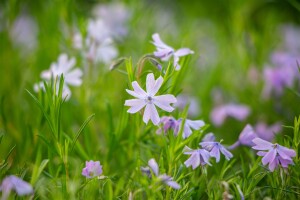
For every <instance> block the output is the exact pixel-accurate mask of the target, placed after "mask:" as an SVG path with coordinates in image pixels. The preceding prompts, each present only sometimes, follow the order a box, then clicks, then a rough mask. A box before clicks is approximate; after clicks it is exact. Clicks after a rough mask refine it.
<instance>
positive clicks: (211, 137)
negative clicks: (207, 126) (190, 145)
mask: <svg viewBox="0 0 300 200" xmlns="http://www.w3.org/2000/svg"><path fill="white" fill-rule="evenodd" d="M215 140H216V137H215V135H214V134H213V133H207V134H206V135H205V136H204V137H203V139H202V142H214V141H215Z"/></svg>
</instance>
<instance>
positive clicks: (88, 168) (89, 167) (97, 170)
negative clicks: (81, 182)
mask: <svg viewBox="0 0 300 200" xmlns="http://www.w3.org/2000/svg"><path fill="white" fill-rule="evenodd" d="M102 172H103V171H102V165H100V162H99V161H92V160H91V161H86V162H85V168H83V169H82V175H83V176H85V177H86V178H94V177H96V176H100V175H101V174H102Z"/></svg>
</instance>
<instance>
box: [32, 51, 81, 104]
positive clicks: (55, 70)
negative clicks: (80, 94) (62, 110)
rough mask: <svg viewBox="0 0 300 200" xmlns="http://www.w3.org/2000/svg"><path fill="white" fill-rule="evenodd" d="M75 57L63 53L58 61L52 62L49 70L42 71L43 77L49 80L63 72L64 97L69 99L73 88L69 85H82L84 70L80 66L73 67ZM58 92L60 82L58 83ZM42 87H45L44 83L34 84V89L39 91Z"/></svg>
mask: <svg viewBox="0 0 300 200" xmlns="http://www.w3.org/2000/svg"><path fill="white" fill-rule="evenodd" d="M75 62H76V61H75V58H71V59H70V60H69V59H68V56H67V55H66V54H61V55H60V56H59V58H58V61H57V63H52V64H51V66H50V69H49V70H45V71H42V73H41V78H42V79H43V80H45V81H47V82H49V81H50V80H51V78H53V79H55V78H56V77H57V76H58V78H60V76H61V75H62V74H63V76H64V86H63V94H62V95H63V98H65V97H66V99H69V98H70V96H71V94H72V93H71V90H70V88H69V85H71V86H80V85H81V83H82V80H81V76H82V74H83V73H82V71H81V69H79V68H76V69H73V67H74V65H75ZM56 86H57V92H58V87H59V84H56ZM40 89H44V85H43V83H42V82H41V83H38V84H35V85H34V90H35V91H36V92H37V91H39V90H40Z"/></svg>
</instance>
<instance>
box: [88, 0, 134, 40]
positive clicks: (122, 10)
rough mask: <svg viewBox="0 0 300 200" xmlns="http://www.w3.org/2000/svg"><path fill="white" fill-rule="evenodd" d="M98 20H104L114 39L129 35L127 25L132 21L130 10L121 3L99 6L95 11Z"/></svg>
mask: <svg viewBox="0 0 300 200" xmlns="http://www.w3.org/2000/svg"><path fill="white" fill-rule="evenodd" d="M93 14H94V15H95V17H96V18H99V19H102V20H103V22H104V23H105V27H106V29H107V30H108V31H109V32H110V35H111V36H113V37H114V38H120V37H122V36H125V35H126V34H127V33H128V28H127V27H126V24H127V22H128V20H129V19H130V16H131V12H130V10H129V9H128V8H127V7H126V6H125V5H124V4H122V3H120V2H114V3H110V4H98V5H96V7H95V8H94V9H93Z"/></svg>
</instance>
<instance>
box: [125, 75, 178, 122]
mask: <svg viewBox="0 0 300 200" xmlns="http://www.w3.org/2000/svg"><path fill="white" fill-rule="evenodd" d="M162 83H163V78H162V77H161V76H160V77H159V78H158V79H157V80H155V79H154V75H153V73H151V74H148V75H147V80H146V89H147V92H145V91H144V90H143V89H142V88H141V87H140V86H139V84H138V83H137V82H136V81H134V82H132V87H133V91H132V90H127V89H126V91H127V92H128V93H129V94H130V95H132V96H134V97H136V98H137V99H130V100H126V101H125V106H130V107H131V108H130V109H129V110H128V111H127V112H129V113H136V112H138V111H140V110H141V109H142V108H143V107H145V111H144V116H143V121H144V122H145V123H146V124H147V123H148V121H149V119H151V121H152V122H153V124H154V125H157V124H158V123H159V122H160V118H159V115H158V113H157V110H156V107H155V106H158V107H159V108H161V109H163V110H165V111H167V112H172V111H173V110H174V108H173V107H172V106H170V104H171V103H175V102H176V98H175V97H174V96H173V95H171V94H166V95H159V96H155V94H156V93H157V92H158V90H159V88H160V87H161V85H162Z"/></svg>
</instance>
